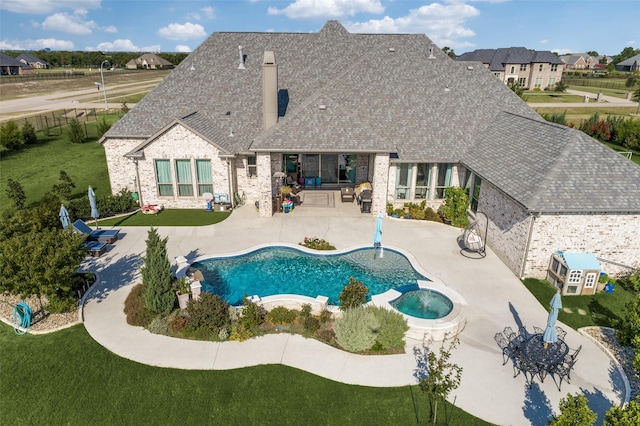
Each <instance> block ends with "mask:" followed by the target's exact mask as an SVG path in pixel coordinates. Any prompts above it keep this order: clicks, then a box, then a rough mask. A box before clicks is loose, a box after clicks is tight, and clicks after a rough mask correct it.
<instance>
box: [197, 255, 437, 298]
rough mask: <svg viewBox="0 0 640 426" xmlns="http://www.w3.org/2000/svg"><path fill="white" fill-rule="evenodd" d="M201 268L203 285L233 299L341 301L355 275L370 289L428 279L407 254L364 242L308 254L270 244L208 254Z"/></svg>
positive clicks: (381, 290)
mask: <svg viewBox="0 0 640 426" xmlns="http://www.w3.org/2000/svg"><path fill="white" fill-rule="evenodd" d="M191 266H192V267H193V268H196V269H198V270H199V271H200V272H202V275H203V277H204V283H202V290H203V291H206V292H209V293H213V294H217V295H218V296H220V297H221V298H222V299H224V300H226V301H227V302H228V303H230V304H232V305H240V304H242V299H243V297H244V295H247V296H253V295H258V296H260V297H265V296H272V295H275V294H298V295H302V296H309V297H314V298H315V297H316V296H318V295H322V296H327V297H328V298H329V303H330V304H332V305H339V298H338V296H339V294H340V293H341V292H342V289H343V288H344V287H345V286H346V285H347V283H348V282H349V277H354V278H355V279H356V280H358V281H361V282H362V283H363V284H364V285H365V286H367V287H368V288H369V294H368V296H367V297H368V299H369V300H370V299H371V295H372V294H380V293H384V292H385V291H387V290H389V289H392V288H396V287H401V286H405V285H408V284H414V285H415V284H416V282H417V280H428V279H427V278H426V277H424V276H423V275H421V274H420V273H418V272H417V271H416V270H415V269H413V267H412V266H411V263H410V262H409V260H408V259H407V258H406V257H405V256H403V255H402V254H401V253H398V252H396V251H394V250H390V249H386V250H384V255H383V257H380V249H374V248H363V249H357V250H354V251H350V252H347V253H342V254H310V253H306V252H303V251H300V250H297V249H295V248H291V247H277V246H274V247H266V248H262V249H258V250H255V251H252V252H250V253H248V254H243V255H239V256H233V257H219V258H211V259H205V260H201V261H198V262H195V263H193V264H192V265H191Z"/></svg>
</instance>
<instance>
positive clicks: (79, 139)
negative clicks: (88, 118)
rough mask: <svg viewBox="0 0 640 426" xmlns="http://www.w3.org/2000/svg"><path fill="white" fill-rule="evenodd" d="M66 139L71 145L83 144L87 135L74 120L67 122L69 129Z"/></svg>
mask: <svg viewBox="0 0 640 426" xmlns="http://www.w3.org/2000/svg"><path fill="white" fill-rule="evenodd" d="M67 137H68V138H69V142H71V143H84V142H85V141H86V140H87V135H86V134H85V132H84V127H82V124H80V123H79V122H78V120H76V119H75V118H72V119H71V120H69V127H68V128H67Z"/></svg>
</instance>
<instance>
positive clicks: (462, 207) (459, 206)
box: [439, 186, 469, 227]
mask: <svg viewBox="0 0 640 426" xmlns="http://www.w3.org/2000/svg"><path fill="white" fill-rule="evenodd" d="M468 208H469V195H468V193H467V190H466V189H464V188H460V187H459V186H450V187H448V188H446V189H445V202H444V205H443V206H441V209H442V214H443V215H444V217H446V218H447V219H449V220H450V221H451V225H453V226H455V227H463V226H467V225H468V224H469V217H468V216H467V209H468ZM439 210H440V209H439Z"/></svg>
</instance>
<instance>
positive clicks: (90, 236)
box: [73, 219, 120, 244]
mask: <svg viewBox="0 0 640 426" xmlns="http://www.w3.org/2000/svg"><path fill="white" fill-rule="evenodd" d="M73 230H74V231H76V232H78V233H79V234H83V235H85V236H86V237H87V240H89V241H104V242H106V243H108V244H113V243H114V242H116V241H117V240H118V233H119V232H120V230H119V229H91V228H90V227H89V225H87V224H86V223H84V222H83V221H82V220H80V219H78V220H76V221H75V222H73Z"/></svg>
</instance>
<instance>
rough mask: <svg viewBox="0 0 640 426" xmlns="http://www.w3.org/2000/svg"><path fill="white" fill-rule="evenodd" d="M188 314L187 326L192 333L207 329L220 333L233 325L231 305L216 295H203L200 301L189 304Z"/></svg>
mask: <svg viewBox="0 0 640 426" xmlns="http://www.w3.org/2000/svg"><path fill="white" fill-rule="evenodd" d="M187 314H188V318H187V326H188V329H189V330H191V331H196V330H198V329H199V328H206V329H208V330H210V331H213V332H215V333H218V332H219V331H220V329H221V328H225V327H229V326H230V325H231V318H229V304H228V303H227V302H225V301H224V300H222V299H220V296H218V295H215V294H211V293H201V294H200V299H199V300H192V301H191V302H189V304H188V305H187Z"/></svg>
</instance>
